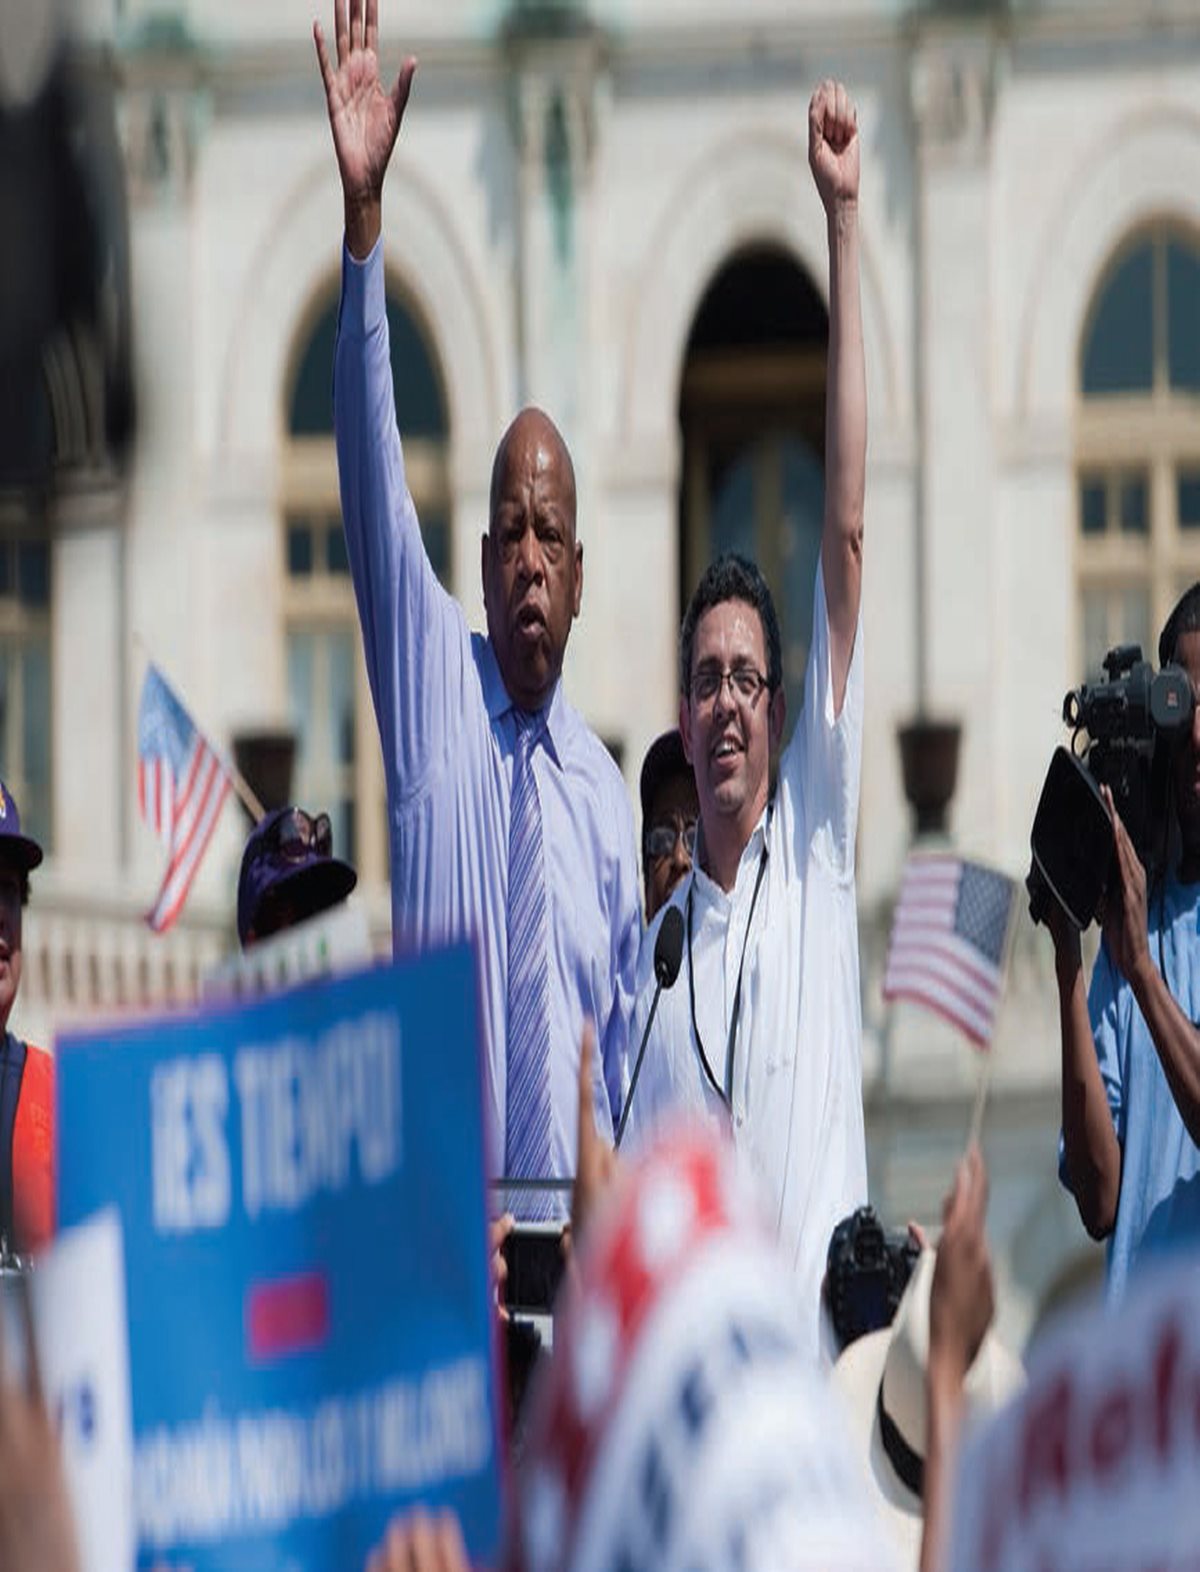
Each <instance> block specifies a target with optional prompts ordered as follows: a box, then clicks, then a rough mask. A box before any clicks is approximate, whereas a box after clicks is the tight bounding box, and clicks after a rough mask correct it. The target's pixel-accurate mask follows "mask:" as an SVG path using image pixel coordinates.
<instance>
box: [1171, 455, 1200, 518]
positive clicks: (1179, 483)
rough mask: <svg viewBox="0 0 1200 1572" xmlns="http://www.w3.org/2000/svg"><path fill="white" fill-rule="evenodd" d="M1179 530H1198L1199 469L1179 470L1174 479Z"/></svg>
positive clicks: (1199, 516) (1199, 513)
mask: <svg viewBox="0 0 1200 1572" xmlns="http://www.w3.org/2000/svg"><path fill="white" fill-rule="evenodd" d="M1175 489H1176V497H1175V501H1176V508H1177V510H1178V518H1179V527H1180V528H1181V529H1200V469H1181V470H1180V471H1179V474H1178V475H1177V476H1176V478H1175Z"/></svg>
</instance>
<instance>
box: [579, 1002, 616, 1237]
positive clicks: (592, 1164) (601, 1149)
mask: <svg viewBox="0 0 1200 1572" xmlns="http://www.w3.org/2000/svg"><path fill="white" fill-rule="evenodd" d="M595 1052H596V1033H595V1031H594V1030H593V1027H592V1023H591V1022H590V1021H586V1022H585V1023H584V1027H583V1040H582V1042H581V1043H580V1045H579V1124H578V1137H577V1139H578V1146H577V1148H576V1150H577V1152H578V1156H577V1158H576V1164H575V1187H574V1189H573V1190H572V1192H571V1241H572V1246H573V1247H576V1246H578V1244H579V1241H580V1239H581V1238H582V1236H583V1232H584V1229H585V1228H586V1226H587V1223H588V1219H589V1218H591V1217H593V1216H594V1215H595V1212H596V1208H597V1207H598V1206H599V1204H600V1202H601V1201H602V1199H603V1197H604V1194H605V1192H606V1191H607V1190H608V1189H609V1188H610V1186H611V1185H612V1182H613V1180H614V1179H615V1178H616V1176H617V1171H618V1170H617V1154H616V1153H615V1152H614V1151H613V1149H612V1147H611V1146H609V1144H608V1142H607V1141H606V1140H605V1139H604V1137H603V1136H602V1135H600V1134H599V1132H598V1131H597V1129H596V1115H595V1112H594V1110H593V1107H592V1095H593V1093H592V1087H593V1084H594V1083H593V1080H592V1058H593V1056H594V1054H595Z"/></svg>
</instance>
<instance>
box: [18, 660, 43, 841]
mask: <svg viewBox="0 0 1200 1572" xmlns="http://www.w3.org/2000/svg"><path fill="white" fill-rule="evenodd" d="M21 677H22V683H21V688H22V691H21V722H22V724H21V730H22V733H23V735H22V738H21V743H22V763H23V766H24V769H23V775H24V787H25V796H24V797H23V798H22V799H21V804H20V808H21V826H22V828H23V829H26V830H27V833H28V834H30V835H32V836H33V838H34V840H36V841H40V843H41V844H42V846H43V847H47V846H48V845H49V835H50V644H49V640H39V641H38V642H37V643H30V644H25V645H24V646H23V647H22V650H21Z"/></svg>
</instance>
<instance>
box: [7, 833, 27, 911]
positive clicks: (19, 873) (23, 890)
mask: <svg viewBox="0 0 1200 1572" xmlns="http://www.w3.org/2000/svg"><path fill="white" fill-rule="evenodd" d="M0 873H11V874H12V875H13V877H14V878H15V879H16V881H17V893H18V894H19V895H20V897H21V905H22V906H23V907H25V906H28V905H29V869H28V868H14V867H13V865H12V863H11V862H9V861H8V860H7V859H6V858H5V856H4V841H3V839H0Z"/></svg>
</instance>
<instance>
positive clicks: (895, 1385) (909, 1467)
mask: <svg viewBox="0 0 1200 1572" xmlns="http://www.w3.org/2000/svg"><path fill="white" fill-rule="evenodd" d="M936 1259H937V1256H936V1254H935V1252H934V1251H933V1250H923V1251H922V1252H921V1255H920V1256H919V1258H918V1260H917V1264H916V1266H915V1267H914V1268H913V1273H912V1276H911V1277H910V1279H909V1282H908V1287H907V1288H906V1289H905V1291H904V1297H903V1298H902V1299H901V1301H900V1304H899V1306H898V1307H897V1310H896V1318H895V1320H894V1321H893V1322H892V1325H891V1326H890V1327H886V1328H884V1330H883V1331H880V1332H870V1333H868V1334H867V1335H866V1336H865V1337H860V1338H858V1339H857V1341H856V1342H853V1343H851V1344H850V1346H849V1347H848V1348H847V1349H846V1350H845V1351H844V1352H843V1354H842V1356H841V1358H840V1359H839V1360H838V1362H837V1364H836V1365H835V1366H834V1368H833V1382H834V1385H835V1386H836V1387H837V1388H838V1389H839V1391H840V1392H841V1393H842V1395H843V1397H844V1398H845V1400H846V1412H847V1416H848V1420H849V1425H850V1432H851V1439H852V1441H853V1443H854V1445H855V1448H856V1450H857V1452H858V1454H859V1457H860V1458H861V1459H862V1461H863V1463H864V1465H865V1468H866V1474H867V1481H868V1484H869V1486H870V1488H871V1494H872V1495H873V1497H874V1498H875V1501H876V1503H877V1505H878V1507H879V1512H880V1517H881V1520H882V1521H883V1523H884V1524H885V1526H886V1528H887V1529H888V1530H889V1531H890V1533H891V1537H892V1540H893V1543H894V1544H895V1545H896V1546H897V1548H898V1549H899V1550H900V1553H901V1560H902V1564H903V1565H905V1566H912V1567H916V1565H917V1563H918V1561H919V1559H920V1554H921V1528H922V1523H923V1511H924V1509H923V1505H922V1501H921V1495H920V1486H921V1471H922V1469H923V1467H924V1459H925V1449H926V1442H927V1421H928V1415H927V1412H926V1402H925V1370H926V1366H927V1364H928V1361H929V1295H930V1291H931V1289H932V1287H933V1268H934V1262H935V1261H936ZM1024 1384H1025V1372H1024V1369H1023V1368H1022V1365H1021V1361H1020V1360H1019V1359H1018V1358H1017V1357H1016V1355H1015V1354H1012V1353H1010V1352H1009V1351H1008V1349H1006V1348H1004V1347H1003V1346H1002V1344H1000V1343H999V1342H997V1340H996V1339H995V1338H994V1337H993V1336H992V1334H991V1333H990V1332H989V1333H988V1334H987V1336H986V1337H985V1338H984V1340H983V1344H982V1346H981V1348H980V1350H979V1353H978V1355H977V1356H976V1359H975V1363H974V1364H973V1365H972V1366H971V1368H970V1370H969V1371H968V1372H967V1379H966V1383H965V1392H966V1398H967V1408H968V1413H969V1415H970V1416H973V1417H976V1416H979V1415H983V1414H988V1413H993V1412H995V1410H996V1409H998V1408H1000V1407H1001V1406H1002V1405H1003V1404H1004V1403H1005V1402H1007V1401H1008V1399H1009V1398H1010V1397H1011V1396H1012V1395H1013V1394H1014V1393H1015V1392H1017V1391H1019V1390H1020V1388H1021V1387H1022V1386H1023V1385H1024Z"/></svg>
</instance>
